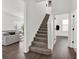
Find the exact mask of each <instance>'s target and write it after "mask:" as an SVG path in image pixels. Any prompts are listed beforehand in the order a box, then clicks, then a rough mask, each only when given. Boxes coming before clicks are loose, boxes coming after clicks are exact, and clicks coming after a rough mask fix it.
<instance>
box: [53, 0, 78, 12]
mask: <svg viewBox="0 0 79 59" xmlns="http://www.w3.org/2000/svg"><path fill="white" fill-rule="evenodd" d="M52 1H53V3H52V13H53V14H63V13H68V12H71V11H73V10H75V9H77V6H76V5H77V4H76V3H77V2H76V1H77V0H52Z"/></svg>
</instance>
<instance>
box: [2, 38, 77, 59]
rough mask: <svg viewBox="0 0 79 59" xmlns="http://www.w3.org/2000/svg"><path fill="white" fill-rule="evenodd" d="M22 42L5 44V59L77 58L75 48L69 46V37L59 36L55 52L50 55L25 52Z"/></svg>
mask: <svg viewBox="0 0 79 59" xmlns="http://www.w3.org/2000/svg"><path fill="white" fill-rule="evenodd" d="M21 43H22V42H20V46H19V44H18V43H15V44H12V45H10V46H6V47H4V46H3V59H76V54H75V52H74V51H73V49H70V48H67V37H57V42H56V45H55V47H54V52H53V54H52V55H50V56H46V55H42V54H38V53H34V52H28V53H27V54H25V55H24V54H23V49H22V45H21Z"/></svg>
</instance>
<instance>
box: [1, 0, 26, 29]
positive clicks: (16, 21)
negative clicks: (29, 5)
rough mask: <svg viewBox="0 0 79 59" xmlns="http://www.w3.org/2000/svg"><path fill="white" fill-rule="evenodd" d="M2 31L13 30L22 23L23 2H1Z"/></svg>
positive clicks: (19, 0)
mask: <svg viewBox="0 0 79 59" xmlns="http://www.w3.org/2000/svg"><path fill="white" fill-rule="evenodd" d="M2 11H3V12H2V18H3V19H2V29H3V30H14V29H15V27H16V25H17V26H18V27H19V26H21V25H22V23H23V22H24V1H23V0H3V1H2Z"/></svg>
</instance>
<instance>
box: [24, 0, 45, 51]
mask: <svg viewBox="0 0 79 59" xmlns="http://www.w3.org/2000/svg"><path fill="white" fill-rule="evenodd" d="M45 6H46V5H45V2H41V3H36V2H35V1H29V2H28V3H27V4H26V11H25V13H26V14H25V23H26V24H25V28H26V29H25V36H26V37H25V41H26V43H25V44H26V45H25V46H26V47H25V49H26V50H27V51H28V49H29V46H30V45H31V42H32V41H33V38H34V37H35V34H36V33H37V30H38V28H39V27H40V24H41V23H42V21H43V19H44V17H45V14H46V7H45Z"/></svg>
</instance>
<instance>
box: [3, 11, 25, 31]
mask: <svg viewBox="0 0 79 59" xmlns="http://www.w3.org/2000/svg"><path fill="white" fill-rule="evenodd" d="M23 22H24V19H22V18H20V17H17V16H15V15H13V14H10V13H8V12H4V11H3V12H2V30H16V25H17V26H22V24H23Z"/></svg>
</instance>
